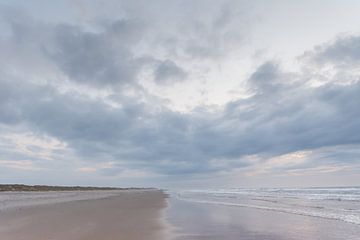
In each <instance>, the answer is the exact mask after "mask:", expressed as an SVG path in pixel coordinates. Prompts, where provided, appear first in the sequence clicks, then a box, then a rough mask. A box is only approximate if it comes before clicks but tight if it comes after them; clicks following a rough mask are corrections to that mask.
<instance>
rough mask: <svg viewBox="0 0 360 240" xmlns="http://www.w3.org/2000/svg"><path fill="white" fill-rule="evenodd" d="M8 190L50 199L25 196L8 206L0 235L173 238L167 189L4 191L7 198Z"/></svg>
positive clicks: (17, 239) (10, 239) (11, 239)
mask: <svg viewBox="0 0 360 240" xmlns="http://www.w3.org/2000/svg"><path fill="white" fill-rule="evenodd" d="M6 194H10V195H13V194H17V196H16V198H17V199H19V198H23V199H33V202H34V203H36V202H38V201H37V200H41V199H44V198H45V199H47V198H48V199H47V202H46V201H43V202H42V203H41V204H28V205H26V204H24V202H26V201H22V203H18V204H17V205H13V206H10V207H7V208H6V207H3V208H2V209H1V211H0V239H6V240H40V239H52V240H63V239H67V240H82V239H84V240H85V239H86V240H99V239H102V240H112V239H117V240H131V239H134V240H135V239H137V240H142V239H146V240H152V239H154V240H161V239H168V236H167V228H166V223H165V222H164V218H163V214H164V212H163V211H164V209H165V207H166V195H165V194H164V193H163V192H162V191H158V190H129V191H115V192H111V191H104V194H103V195H102V193H101V191H98V192H94V193H91V192H86V193H77V194H76V192H75V193H57V192H53V193H40V194H42V195H40V197H39V196H38V195H37V196H35V197H34V194H33V193H0V195H1V196H2V197H3V199H4V198H5V197H4V196H6ZM62 194H65V196H63V195H62ZM66 194H70V195H71V196H72V198H71V197H70V198H69V196H66ZM74 194H75V195H76V196H77V198H74ZM24 195H25V196H26V197H24ZM28 195H30V196H31V197H29V196H28ZM44 195H45V196H46V197H44ZM50 195H55V197H53V198H51V197H49V196H50ZM58 195H62V197H58ZM84 196H86V197H84ZM13 197H14V196H11V197H10V198H13ZM49 198H51V199H56V198H57V199H58V201H57V202H54V201H51V200H50V201H49ZM34 199H35V200H34ZM59 199H61V200H59ZM3 201H5V200H3Z"/></svg>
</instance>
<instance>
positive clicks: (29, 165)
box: [0, 160, 42, 170]
mask: <svg viewBox="0 0 360 240" xmlns="http://www.w3.org/2000/svg"><path fill="white" fill-rule="evenodd" d="M0 166H2V167H5V168H11V169H17V170H41V169H42V168H40V167H36V166H34V164H33V162H32V161H30V160H18V161H17V160H11V161H9V160H0Z"/></svg>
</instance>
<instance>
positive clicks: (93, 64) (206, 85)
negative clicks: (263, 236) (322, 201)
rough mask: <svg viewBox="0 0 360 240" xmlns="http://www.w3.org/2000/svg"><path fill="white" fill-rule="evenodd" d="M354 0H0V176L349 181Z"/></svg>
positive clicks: (150, 181)
mask: <svg viewBox="0 0 360 240" xmlns="http://www.w3.org/2000/svg"><path fill="white" fill-rule="evenodd" d="M359 11H360V2H359V1H357V0H348V1H335V0H318V1H310V0H304V1H295V0H293V1H292V0H290V1H288V0H262V1H261V0H255V1H250V0H247V1H245V0H237V1H232V0H195V1H187V0H171V1H169V0H153V1H147V0H136V1H134V0H107V1H101V0H59V1H45V0H28V1H20V0H0V53H1V54H0V182H1V183H25V184H52V185H95V186H120V187H128V186H136V187H161V188H214V187H216V188H218V187H309V186H350V185H359V184H358V183H359V182H360V25H359V24H358V23H359V22H360V15H359V14H358V13H359Z"/></svg>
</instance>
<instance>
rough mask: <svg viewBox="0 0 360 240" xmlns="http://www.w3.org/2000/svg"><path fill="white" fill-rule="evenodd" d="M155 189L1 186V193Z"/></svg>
mask: <svg viewBox="0 0 360 240" xmlns="http://www.w3.org/2000/svg"><path fill="white" fill-rule="evenodd" d="M147 189H154V188H133V187H131V188H118V187H91V186H86V187H82V186H48V185H25V184H0V192H46V191H99V190H107V191H108V190H147Z"/></svg>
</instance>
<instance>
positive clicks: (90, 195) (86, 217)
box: [0, 188, 360, 240]
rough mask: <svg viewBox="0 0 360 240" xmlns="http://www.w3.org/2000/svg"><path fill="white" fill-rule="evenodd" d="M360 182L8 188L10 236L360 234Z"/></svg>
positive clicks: (0, 213) (129, 239) (1, 226)
mask: <svg viewBox="0 0 360 240" xmlns="http://www.w3.org/2000/svg"><path fill="white" fill-rule="evenodd" d="M359 199H360V188H324V189H217V190H200V191H193V190H192V191H169V192H165V191H161V190H115V191H113V190H109V191H104V190H102V191H100V190H99V191H49V192H1V193H0V239H4V240H43V239H48V240H50V239H51V240H63V239H66V240H85V239H87V240H99V239H102V240H112V239H114V240H115V239H116V240H142V239H144V240H145V239H146V240H153V239H154V240H203V239H209V240H218V239H224V240H238V239H246V240H303V239H319V240H322V239H326V240H339V239H344V240H345V239H346V240H358V239H359V236H360V224H359V219H360V217H359V216H360V205H359Z"/></svg>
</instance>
